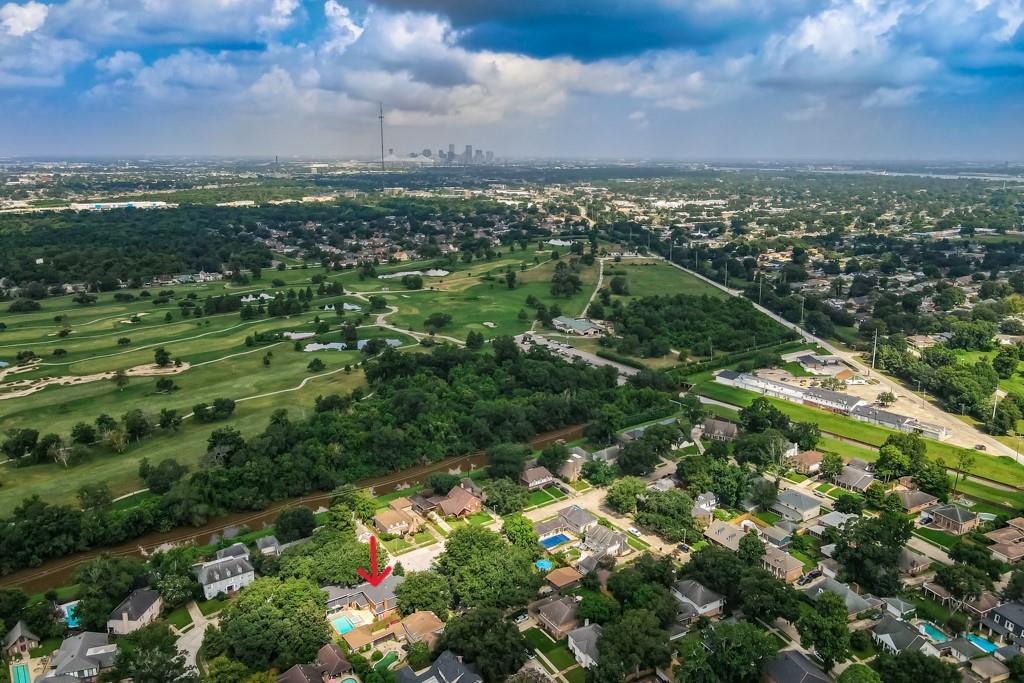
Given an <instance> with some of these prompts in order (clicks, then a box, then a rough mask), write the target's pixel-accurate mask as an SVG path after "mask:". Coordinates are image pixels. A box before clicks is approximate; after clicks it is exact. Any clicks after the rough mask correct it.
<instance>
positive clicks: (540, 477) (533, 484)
mask: <svg viewBox="0 0 1024 683" xmlns="http://www.w3.org/2000/svg"><path fill="white" fill-rule="evenodd" d="M519 481H520V483H521V484H522V485H523V486H525V487H526V488H527V489H529V490H530V491H536V490H537V489H542V488H544V487H545V486H547V485H548V484H553V483H554V482H555V478H554V476H552V474H551V472H549V471H548V468H546V467H529V468H527V469H526V470H525V471H524V472H523V473H522V475H520V477H519Z"/></svg>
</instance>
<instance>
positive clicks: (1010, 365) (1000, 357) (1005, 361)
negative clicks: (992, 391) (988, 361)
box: [992, 344, 1020, 379]
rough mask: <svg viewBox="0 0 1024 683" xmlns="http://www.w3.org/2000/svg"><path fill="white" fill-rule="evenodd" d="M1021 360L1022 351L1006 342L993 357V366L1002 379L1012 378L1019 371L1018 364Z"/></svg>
mask: <svg viewBox="0 0 1024 683" xmlns="http://www.w3.org/2000/svg"><path fill="white" fill-rule="evenodd" d="M1019 362H1020V352H1019V351H1018V350H1017V347H1016V346H1014V345H1012V344H1006V345H1003V346H1001V347H1000V348H999V352H998V353H996V355H995V358H993V359H992V368H993V369H994V370H995V371H996V374H997V375H999V377H1000V379H1010V378H1011V377H1013V373H1015V372H1016V371H1017V364H1018V363H1019Z"/></svg>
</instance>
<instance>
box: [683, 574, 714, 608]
mask: <svg viewBox="0 0 1024 683" xmlns="http://www.w3.org/2000/svg"><path fill="white" fill-rule="evenodd" d="M672 589H673V590H674V591H675V592H677V593H679V594H680V595H682V596H683V597H684V598H686V599H687V600H689V601H690V602H692V603H693V604H695V605H699V606H701V607H703V606H705V605H710V604H711V603H713V602H718V601H719V600H722V599H724V598H723V597H722V596H721V595H720V594H718V593H716V592H715V591H713V590H711V589H710V588H708V587H706V586H705V585H704V584H702V583H701V582H699V581H694V580H693V579H683V580H681V581H676V582H675V583H674V584H672Z"/></svg>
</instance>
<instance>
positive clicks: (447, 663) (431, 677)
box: [395, 650, 483, 683]
mask: <svg viewBox="0 0 1024 683" xmlns="http://www.w3.org/2000/svg"><path fill="white" fill-rule="evenodd" d="M395 676H396V677H397V678H398V680H399V682H400V683H482V681H483V679H482V678H481V677H480V674H478V673H477V670H476V668H475V667H473V666H472V665H469V664H465V663H464V662H462V661H461V660H460V659H459V658H458V657H456V656H455V655H454V654H453V653H452V651H451V650H445V651H444V652H442V653H441V655H440V656H439V657H438V658H437V659H436V660H434V663H433V664H431V665H430V668H428V669H425V670H424V671H422V672H420V673H418V674H417V673H416V672H415V671H413V670H412V669H410V668H409V667H405V668H402V669H398V670H397V671H396V672H395Z"/></svg>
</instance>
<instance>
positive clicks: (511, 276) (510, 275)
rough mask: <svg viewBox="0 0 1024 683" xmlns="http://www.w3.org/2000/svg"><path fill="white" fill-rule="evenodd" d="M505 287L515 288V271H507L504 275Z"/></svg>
mask: <svg viewBox="0 0 1024 683" xmlns="http://www.w3.org/2000/svg"><path fill="white" fill-rule="evenodd" d="M505 286H506V287H508V288H509V289H515V288H516V274H515V271H512V270H509V271H507V272H506V273H505Z"/></svg>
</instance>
